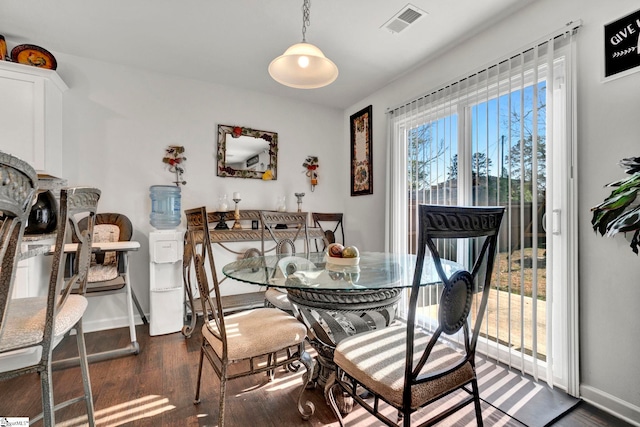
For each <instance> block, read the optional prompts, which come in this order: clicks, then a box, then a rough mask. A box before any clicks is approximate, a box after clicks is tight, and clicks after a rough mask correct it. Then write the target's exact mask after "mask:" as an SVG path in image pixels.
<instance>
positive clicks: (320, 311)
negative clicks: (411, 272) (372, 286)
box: [287, 289, 402, 414]
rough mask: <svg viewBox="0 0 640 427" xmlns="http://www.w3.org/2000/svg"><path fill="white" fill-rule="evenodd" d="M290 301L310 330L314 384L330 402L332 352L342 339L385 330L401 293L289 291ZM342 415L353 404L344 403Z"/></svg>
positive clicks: (340, 402) (351, 401) (342, 402)
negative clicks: (314, 356) (313, 361)
mask: <svg viewBox="0 0 640 427" xmlns="http://www.w3.org/2000/svg"><path fill="white" fill-rule="evenodd" d="M287 291H288V293H289V300H290V301H291V302H292V303H293V305H294V309H295V311H296V315H297V317H298V318H300V319H302V321H303V322H304V323H305V325H306V326H307V328H308V329H309V336H308V339H309V343H310V344H311V346H312V347H313V348H314V349H315V350H316V352H317V353H318V356H317V357H316V361H317V362H318V363H317V364H316V369H315V370H314V373H313V377H312V381H313V383H314V384H316V385H318V386H320V387H322V388H323V390H324V395H325V399H328V396H329V392H330V389H331V387H333V386H334V384H335V375H336V365H335V364H334V363H333V352H334V350H335V348H336V344H338V343H339V342H340V341H341V340H342V339H344V338H347V337H349V336H352V335H355V334H358V333H362V332H367V331H372V330H375V329H380V328H386V327H387V326H389V324H390V323H391V322H393V320H394V318H395V314H396V306H397V303H398V300H399V299H400V295H401V291H402V290H401V289H380V290H362V291H358V290H357V291H350V292H331V291H327V290H312V289H304V290H302V289H288V290H287ZM337 396H338V398H337V400H338V405H339V408H340V411H341V412H343V413H345V414H346V413H348V412H350V411H351V409H352V408H353V400H352V399H351V398H345V399H344V400H341V399H340V398H339V396H341V394H340V393H338V394H337ZM327 402H328V400H327Z"/></svg>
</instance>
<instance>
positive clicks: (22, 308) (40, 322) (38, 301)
mask: <svg viewBox="0 0 640 427" xmlns="http://www.w3.org/2000/svg"><path fill="white" fill-rule="evenodd" d="M86 309H87V299H86V298H85V297H83V296H81V295H69V298H68V299H67V301H66V303H65V304H64V306H63V307H62V310H60V311H59V312H58V315H57V317H56V321H55V330H54V340H55V341H56V342H59V341H60V340H59V339H57V338H59V337H62V336H63V335H64V334H66V333H67V332H68V331H69V330H70V329H71V328H72V327H73V326H74V325H75V324H76V323H78V321H79V320H80V319H81V318H82V315H83V314H84V312H85V310H86ZM46 311H47V301H46V298H45V297H33V298H18V299H14V300H12V301H11V303H10V308H9V313H8V318H7V321H6V325H5V327H4V328H3V333H2V335H1V336H0V351H7V350H12V349H16V348H21V347H27V346H30V345H37V344H39V343H40V342H42V339H43V337H44V323H45V314H46Z"/></svg>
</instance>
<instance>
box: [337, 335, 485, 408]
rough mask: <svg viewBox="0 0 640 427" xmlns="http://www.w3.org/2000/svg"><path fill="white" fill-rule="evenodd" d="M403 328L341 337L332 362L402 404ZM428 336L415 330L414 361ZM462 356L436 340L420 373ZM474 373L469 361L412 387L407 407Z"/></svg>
mask: <svg viewBox="0 0 640 427" xmlns="http://www.w3.org/2000/svg"><path fill="white" fill-rule="evenodd" d="M406 334H407V330H406V327H405V326H404V325H402V326H390V327H387V328H384V329H378V330H375V331H371V332H365V333H362V334H357V335H354V336H352V337H349V338H345V339H343V340H342V341H340V343H339V344H338V345H337V346H336V349H335V352H334V356H333V361H334V362H335V363H336V364H337V365H338V366H340V367H341V368H342V369H343V370H344V371H345V372H346V373H347V374H349V375H351V376H352V377H353V378H355V379H356V380H358V381H360V382H361V383H362V384H363V385H364V386H365V387H367V388H369V389H370V390H371V391H373V392H375V393H377V394H379V395H381V396H383V397H385V398H386V399H387V400H389V402H391V403H393V404H394V405H397V406H399V407H400V406H402V389H403V386H404V368H405V355H406V338H407V335H406ZM429 338H430V336H428V335H426V334H424V333H418V332H416V339H415V346H414V350H415V351H414V357H413V360H414V363H416V362H417V361H418V360H419V359H420V357H421V356H422V352H423V351H424V349H425V347H426V345H427V343H428V342H429ZM462 357H463V355H462V354H461V353H459V352H457V351H456V350H455V349H453V348H451V347H449V346H447V345H446V344H444V343H441V342H438V344H436V345H435V347H434V348H433V350H432V352H431V355H430V356H429V360H428V362H427V364H426V365H425V367H424V368H423V370H422V372H421V374H425V373H433V372H435V371H438V370H441V369H446V368H448V367H451V366H452V365H454V364H455V363H456V362H459V361H460V360H461V358H462ZM474 376H475V373H474V370H473V367H472V366H471V363H469V362H467V363H465V364H463V365H462V366H461V367H460V368H458V369H456V370H454V371H453V372H451V373H448V374H446V375H444V376H442V377H439V378H436V379H433V380H430V381H427V382H425V383H421V384H417V385H414V386H412V389H411V407H412V408H413V409H417V408H419V407H420V406H422V405H424V404H425V403H427V402H428V401H431V400H433V399H434V398H436V397H438V396H442V395H444V394H445V393H447V392H449V391H451V390H454V389H456V388H458V387H459V386H460V385H461V384H464V383H466V382H468V381H470V380H471V379H473V378H474Z"/></svg>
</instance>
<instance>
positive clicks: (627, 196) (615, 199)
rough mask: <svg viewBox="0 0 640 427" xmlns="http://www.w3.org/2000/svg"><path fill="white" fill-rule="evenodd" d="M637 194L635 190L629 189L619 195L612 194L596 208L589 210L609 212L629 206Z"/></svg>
mask: <svg viewBox="0 0 640 427" xmlns="http://www.w3.org/2000/svg"><path fill="white" fill-rule="evenodd" d="M637 194H638V189H637V188H633V189H630V190H628V191H625V192H624V193H621V194H616V195H614V194H613V193H612V194H611V195H610V196H609V197H607V198H606V199H604V202H602V203H600V204H599V205H598V206H595V207H593V208H591V210H593V211H597V210H611V209H620V208H623V207H626V206H629V205H630V204H631V203H632V202H633V201H634V200H635V199H636V195H637Z"/></svg>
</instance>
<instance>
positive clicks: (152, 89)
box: [56, 53, 348, 330]
mask: <svg viewBox="0 0 640 427" xmlns="http://www.w3.org/2000/svg"><path fill="white" fill-rule="evenodd" d="M56 56H57V58H58V64H59V68H58V72H59V74H60V76H61V77H62V79H63V80H64V81H65V82H66V83H67V84H68V85H69V87H70V89H69V91H67V92H66V93H65V95H64V100H63V104H64V105H63V114H64V116H63V120H64V122H63V134H64V143H63V147H64V160H63V162H64V163H63V169H64V173H63V177H64V178H66V179H67V180H68V181H69V185H90V186H95V187H98V188H100V189H101V190H102V198H101V200H100V203H99V206H98V208H99V211H100V212H120V213H123V214H125V215H127V216H128V217H129V218H130V219H131V221H132V222H133V227H134V236H133V237H134V239H135V240H138V241H140V243H141V245H142V247H141V249H140V251H139V252H138V253H134V254H133V255H132V256H131V257H130V260H131V274H132V282H133V287H134V290H135V292H136V294H137V295H138V297H139V299H140V302H141V304H142V306H143V308H144V310H145V312H147V313H148V312H149V291H148V290H149V255H148V253H149V252H148V235H149V232H150V231H153V227H151V225H150V224H149V213H150V210H151V202H150V198H149V186H150V185H154V184H169V185H170V184H171V182H172V180H173V179H175V178H174V175H173V174H171V173H170V172H169V171H168V170H167V169H166V168H165V164H164V163H162V158H163V157H164V154H165V148H166V147H167V146H168V145H184V147H185V150H186V152H185V155H186V157H187V161H186V163H185V167H186V172H185V174H184V176H183V178H184V179H185V180H186V181H187V185H186V186H183V187H182V207H183V209H184V208H193V207H198V206H202V205H206V206H207V207H209V208H215V207H216V204H217V200H218V197H219V196H221V195H223V194H227V195H228V197H229V198H231V195H232V193H233V192H235V191H238V192H240V193H241V197H242V202H241V203H240V207H241V208H242V209H275V204H276V197H277V196H280V195H286V196H287V198H288V200H289V201H288V208H289V210H295V209H296V208H297V205H296V203H295V197H294V195H293V194H294V193H295V192H304V193H306V196H305V197H304V199H303V210H305V211H309V212H310V211H325V212H330V211H342V210H343V209H344V203H345V199H346V197H347V196H348V184H347V183H346V181H345V179H346V178H345V177H346V176H347V173H346V172H345V173H343V174H340V173H333V172H331V171H333V170H345V171H346V170H347V160H346V159H345V158H343V157H341V156H336V154H335V153H336V152H339V151H340V148H339V147H340V144H341V143H342V136H343V135H342V132H343V131H342V111H340V110H335V109H329V108H325V107H320V106H317V105H311V104H305V103H300V102H294V101H291V100H288V99H285V98H277V97H273V96H266V95H262V94H258V93H253V92H248V91H244V90H239V89H234V88H229V87H223V86H216V85H210V84H206V83H202V82H197V81H190V80H185V79H181V78H175V77H171V76H166V75H159V74H153V73H148V72H144V71H140V70H136V69H132V68H127V67H121V66H114V65H111V64H107V63H103V62H97V61H93V60H88V59H84V58H79V57H74V56H69V55H64V54H61V53H56ZM218 124H225V125H239V126H247V127H251V128H255V129H260V130H265V131H273V132H278V138H279V153H278V154H279V157H278V179H277V180H275V181H262V180H257V179H242V178H220V177H217V176H216V148H217V143H216V141H217V126H218ZM308 155H316V156H318V157H319V165H320V167H319V169H318V175H319V185H318V186H317V187H316V189H315V191H314V192H311V188H310V185H309V181H308V178H306V177H305V175H304V172H306V171H305V169H304V168H303V167H302V163H303V162H304V160H305V158H306V157H307V156H308ZM182 226H183V227H184V226H185V224H184V220H183V224H182ZM256 244H257V243H256ZM248 245H249V244H248ZM246 247H249V246H246ZM218 267H221V265H220V266H218ZM122 301H123V300H120V302H118V300H117V299H114V298H113V297H107V298H105V297H101V298H99V299H96V298H92V299H91V300H90V304H91V305H90V310H89V312H90V314H89V315H88V316H87V330H96V329H102V328H108V327H114V326H123V325H125V324H126V317H125V312H124V310H123V307H124V303H123V302H122Z"/></svg>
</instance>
